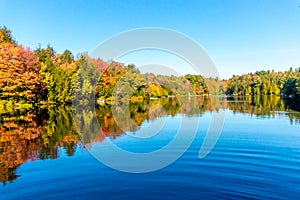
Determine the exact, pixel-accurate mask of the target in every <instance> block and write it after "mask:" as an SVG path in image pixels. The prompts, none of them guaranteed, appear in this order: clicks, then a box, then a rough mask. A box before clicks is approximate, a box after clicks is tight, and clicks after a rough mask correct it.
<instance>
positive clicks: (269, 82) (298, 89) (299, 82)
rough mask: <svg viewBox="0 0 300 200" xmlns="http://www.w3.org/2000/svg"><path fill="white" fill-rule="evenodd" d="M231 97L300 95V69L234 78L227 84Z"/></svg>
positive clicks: (259, 72)
mask: <svg viewBox="0 0 300 200" xmlns="http://www.w3.org/2000/svg"><path fill="white" fill-rule="evenodd" d="M226 94H229V95H279V94H284V95H288V96H299V95H300V69H297V70H294V71H293V69H290V70H289V71H286V72H274V71H272V72H270V71H258V72H255V73H254V74H252V73H250V74H245V75H242V76H233V77H232V78H231V79H229V80H228V81H227V82H226Z"/></svg>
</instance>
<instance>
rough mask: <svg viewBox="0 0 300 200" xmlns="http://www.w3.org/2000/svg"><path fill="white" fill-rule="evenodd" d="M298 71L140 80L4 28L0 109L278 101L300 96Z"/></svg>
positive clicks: (0, 33) (121, 68)
mask: <svg viewBox="0 0 300 200" xmlns="http://www.w3.org/2000/svg"><path fill="white" fill-rule="evenodd" d="M299 77H300V71H299V69H298V70H294V71H293V70H292V69H290V70H289V71H286V72H274V71H272V72H270V71H260V72H256V73H254V74H252V73H250V74H246V75H242V76H233V77H232V78H231V79H229V80H218V79H217V78H205V77H203V76H201V75H191V74H187V75H184V76H179V77H178V76H173V75H171V76H166V75H155V74H153V73H146V74H141V73H140V72H139V70H138V69H137V68H136V67H135V66H134V65H133V64H130V65H124V64H122V63H119V62H114V61H112V62H105V61H103V60H101V59H100V58H97V59H95V58H90V57H89V56H88V55H87V54H79V55H77V56H74V55H73V54H72V52H71V51H70V50H65V51H64V52H63V53H61V54H60V53H56V52H55V50H54V49H53V47H51V46H50V45H48V46H47V47H41V46H39V47H38V48H36V49H35V50H31V49H29V48H24V47H23V46H22V45H19V44H18V43H17V42H16V41H15V39H14V38H13V36H12V34H11V31H10V30H9V29H8V28H6V27H5V26H3V27H2V28H0V107H1V108H2V109H8V108H12V107H13V108H14V109H18V108H23V107H32V106H34V105H41V104H70V103H72V101H73V100H74V98H73V97H74V96H75V97H76V99H75V100H76V101H78V102H79V103H83V104H84V103H88V101H89V100H90V99H91V97H95V98H94V99H97V100H98V102H106V103H112V102H114V101H116V102H120V101H121V102H129V101H131V102H138V101H143V100H144V99H149V98H162V97H168V96H174V95H208V94H228V95H278V94H285V95H289V96H298V95H299V94H300V78H299Z"/></svg>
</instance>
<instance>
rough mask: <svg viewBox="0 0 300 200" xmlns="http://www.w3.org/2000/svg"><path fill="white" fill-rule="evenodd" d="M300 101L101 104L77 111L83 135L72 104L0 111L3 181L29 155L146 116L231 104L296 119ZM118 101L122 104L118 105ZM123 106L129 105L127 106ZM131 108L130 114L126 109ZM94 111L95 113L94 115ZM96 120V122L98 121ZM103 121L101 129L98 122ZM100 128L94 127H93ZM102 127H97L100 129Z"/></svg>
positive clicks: (133, 126)
mask: <svg viewBox="0 0 300 200" xmlns="http://www.w3.org/2000/svg"><path fill="white" fill-rule="evenodd" d="M298 102H299V101H295V100H288V99H287V100H283V99H282V98H280V97H279V96H256V97H252V96H246V97H203V96H199V97H182V98H162V99H156V100H150V101H144V102H142V103H135V104H130V105H128V106H126V107H122V106H121V105H120V106H119V107H118V112H114V113H113V112H112V108H111V106H100V107H99V108H97V109H96V110H95V112H94V113H93V112H92V111H88V110H83V111H82V112H81V114H80V115H79V114H76V115H75V116H74V117H75V119H76V121H77V122H80V124H77V125H78V126H79V127H78V126H77V128H79V131H80V132H84V131H85V132H89V133H91V134H84V137H79V134H78V132H79V131H77V130H76V127H75V124H74V120H73V115H72V107H71V106H69V107H52V108H48V109H37V110H29V111H28V110H27V111H6V112H2V113H0V181H1V182H2V183H3V184H4V185H5V183H6V182H12V181H13V180H15V179H17V178H18V177H19V175H18V174H17V172H16V170H17V169H18V167H19V166H20V165H22V164H23V163H25V162H28V161H34V160H43V159H55V158H57V157H59V156H60V155H59V152H60V151H59V149H60V148H63V149H64V150H65V152H66V154H67V155H68V156H72V155H73V154H74V152H75V150H76V148H78V147H82V145H81V144H82V143H81V142H80V141H82V142H83V143H84V144H88V143H92V142H101V141H102V140H104V139H105V138H106V137H110V138H112V139H114V138H116V137H118V136H121V135H123V134H124V133H125V132H126V131H131V132H135V131H137V130H138V129H139V127H140V126H141V125H142V124H143V122H145V121H153V120H155V119H156V118H158V117H164V116H175V115H177V114H183V115H185V116H187V117H190V116H199V117H200V116H201V115H202V114H204V113H205V112H213V111H218V110H219V109H229V110H231V111H233V113H244V114H249V115H254V116H257V117H264V118H265V117H275V116H278V115H285V116H288V117H289V119H290V122H291V124H300V113H299V112H295V111H293V110H291V109H295V110H298V111H299V103H298ZM116 106H118V105H116ZM124 108H126V109H125V110H124ZM124 112H126V113H127V114H124ZM94 115H95V116H96V118H94ZM92 120H97V121H96V123H95V121H92ZM97 123H99V124H100V127H101V128H100V130H98V129H97V127H96V126H95V124H97ZM90 130H95V131H90ZM96 130H97V131H96Z"/></svg>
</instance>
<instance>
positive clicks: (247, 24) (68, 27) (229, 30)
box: [0, 0, 300, 78]
mask: <svg viewBox="0 0 300 200" xmlns="http://www.w3.org/2000/svg"><path fill="white" fill-rule="evenodd" d="M299 6H300V0H272V1H271V0H223V1H222V0H196V1H191V0H182V1H175V0H174V1H171V0H157V1H152V0H148V1H143V0H136V1H132V0H130V1H127V0H126V1H125V0H123V1H122V0H120V1H113V0H107V1H100V0H99V1H90V0H86V1H84V0H64V1H61V0H35V1H33V0H24V1H20V0H0V25H1V26H2V25H6V26H7V27H8V28H10V29H11V30H12V32H13V35H14V37H15V38H16V40H17V41H18V42H19V43H20V44H23V45H24V46H27V47H30V48H32V49H35V48H36V47H37V46H38V44H39V43H41V44H42V45H44V46H45V45H47V44H48V43H50V44H51V45H52V46H53V47H54V48H55V50H56V51H57V52H62V51H63V50H64V49H70V50H71V51H72V52H73V53H74V54H75V55H76V54H77V53H79V52H84V51H85V52H91V51H92V50H93V49H94V48H95V47H96V46H97V45H98V44H99V43H101V42H103V41H105V40H106V39H108V38H109V37H111V36H113V35H116V34H118V33H120V32H123V31H127V30H130V29H134V28H142V27H162V28H168V29H172V30H175V31H178V32H181V33H183V34H185V35H187V36H189V37H191V38H192V39H194V40H195V41H197V42H198V43H199V44H200V45H201V46H202V47H203V48H204V49H205V50H206V51H207V53H208V54H209V56H210V57H211V58H212V59H213V61H214V62H215V64H216V66H217V68H218V70H219V72H220V74H221V77H222V78H228V77H231V75H232V74H243V73H246V72H251V71H256V70H259V69H275V70H276V71H277V70H287V69H288V68H289V67H294V68H295V67H300V7H299ZM137 55H139V56H140V58H136V59H137V62H138V64H141V63H143V62H142V61H141V57H142V56H141V55H140V54H137ZM158 57H159V56H158ZM162 57H163V56H162V55H161V56H160V59H162ZM166 57H168V56H166ZM152 58H153V59H155V56H154V57H152ZM126 59H127V60H128V62H131V61H132V62H134V56H133V55H132V56H128V58H124V59H123V61H126ZM166 59H167V58H166ZM169 59H170V58H169ZM176 63H177V64H178V63H180V62H173V64H176ZM177 67H178V68H180V66H177ZM186 70H187V73H188V72H189V71H188V69H186Z"/></svg>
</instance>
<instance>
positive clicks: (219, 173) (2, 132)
mask: <svg viewBox="0 0 300 200" xmlns="http://www.w3.org/2000/svg"><path fill="white" fill-rule="evenodd" d="M297 107H298V108H299V106H298V105H297V104H296V105H295V103H294V104H293V103H290V102H287V101H284V100H283V99H281V98H280V97H278V96H263V97H239V98H238V97H235V98H233V97H231V98H230V97H210V98H208V97H195V98H185V99H177V98H168V99H158V100H151V101H149V102H144V103H141V104H132V105H129V106H128V107H127V111H126V112H129V114H130V115H129V116H130V119H128V118H126V117H124V119H123V118H122V114H120V116H118V119H119V120H116V119H115V118H117V116H114V114H113V113H112V112H111V110H112V109H111V108H110V107H108V106H106V107H99V108H98V109H96V111H95V113H96V117H97V120H98V122H99V124H100V127H101V130H100V131H98V132H96V133H95V132H93V131H91V133H89V134H85V135H82V134H81V133H79V131H78V127H77V129H76V127H75V124H74V120H73V119H74V118H75V119H76V120H75V121H77V122H82V124H80V126H81V127H82V130H83V132H84V129H91V130H94V127H92V126H93V123H89V121H91V120H93V113H92V112H91V111H83V112H82V113H81V114H80V115H79V114H78V115H75V116H74V117H73V114H72V107H59V108H48V109H40V110H32V111H27V112H25V111H24V112H21V111H20V112H17V113H2V114H1V117H0V181H1V182H2V186H0V199H201V198H205V199H237V198H243V199H265V198H267V199H270V198H272V199H297V198H299V197H300V131H299V130H300V129H299V128H300V113H299V112H298V111H297ZM120 109H122V108H120ZM223 110H224V111H225V123H224V127H223V130H222V133H221V135H220V137H219V140H218V141H217V143H216V145H215V146H214V148H213V149H212V151H211V152H210V153H209V154H208V155H207V156H206V157H205V158H202V159H200V158H199V149H200V147H201V145H202V143H203V140H204V138H205V135H206V133H207V130H208V127H209V125H210V121H211V119H212V115H213V113H215V112H220V111H223ZM121 113H122V112H121ZM183 118H186V119H189V120H195V119H197V120H198V122H199V124H198V130H197V134H196V137H195V139H194V140H193V142H192V144H191V146H190V147H189V148H188V149H187V151H186V152H184V153H183V155H182V156H181V157H180V158H179V159H178V160H176V161H175V162H174V163H172V164H171V165H169V166H167V167H165V168H162V169H160V170H157V171H154V172H150V173H125V172H120V171H118V170H115V169H111V168H109V167H107V166H106V165H104V164H102V163H101V162H99V161H98V160H97V159H95V157H94V156H93V155H92V154H90V153H89V152H93V151H96V150H97V148H98V147H101V145H102V144H104V143H105V141H107V140H111V141H112V143H114V144H116V145H117V146H118V147H120V148H122V149H125V150H127V151H131V152H136V153H147V152H152V151H156V150H159V149H160V148H162V147H164V146H165V145H167V144H168V143H170V142H171V141H172V138H173V137H174V136H175V135H176V133H177V130H178V128H179V126H180V122H181V120H182V119H183ZM161 121H162V122H163V126H162V127H161V128H160V129H159V131H157V133H156V134H155V135H153V136H151V137H149V138H138V137H134V135H135V134H136V135H139V134H140V133H141V132H143V130H146V129H147V128H149V127H151V124H155V123H160V122H161ZM82 130H81V131H82ZM124 130H125V131H124ZM186 131H187V132H188V127H187V128H186ZM187 134H188V133H187ZM178 146H180V144H178ZM113 156H114V155H113V154H112V159H114V158H113ZM141 162H143V161H141ZM126 164H128V163H124V165H126Z"/></svg>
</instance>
